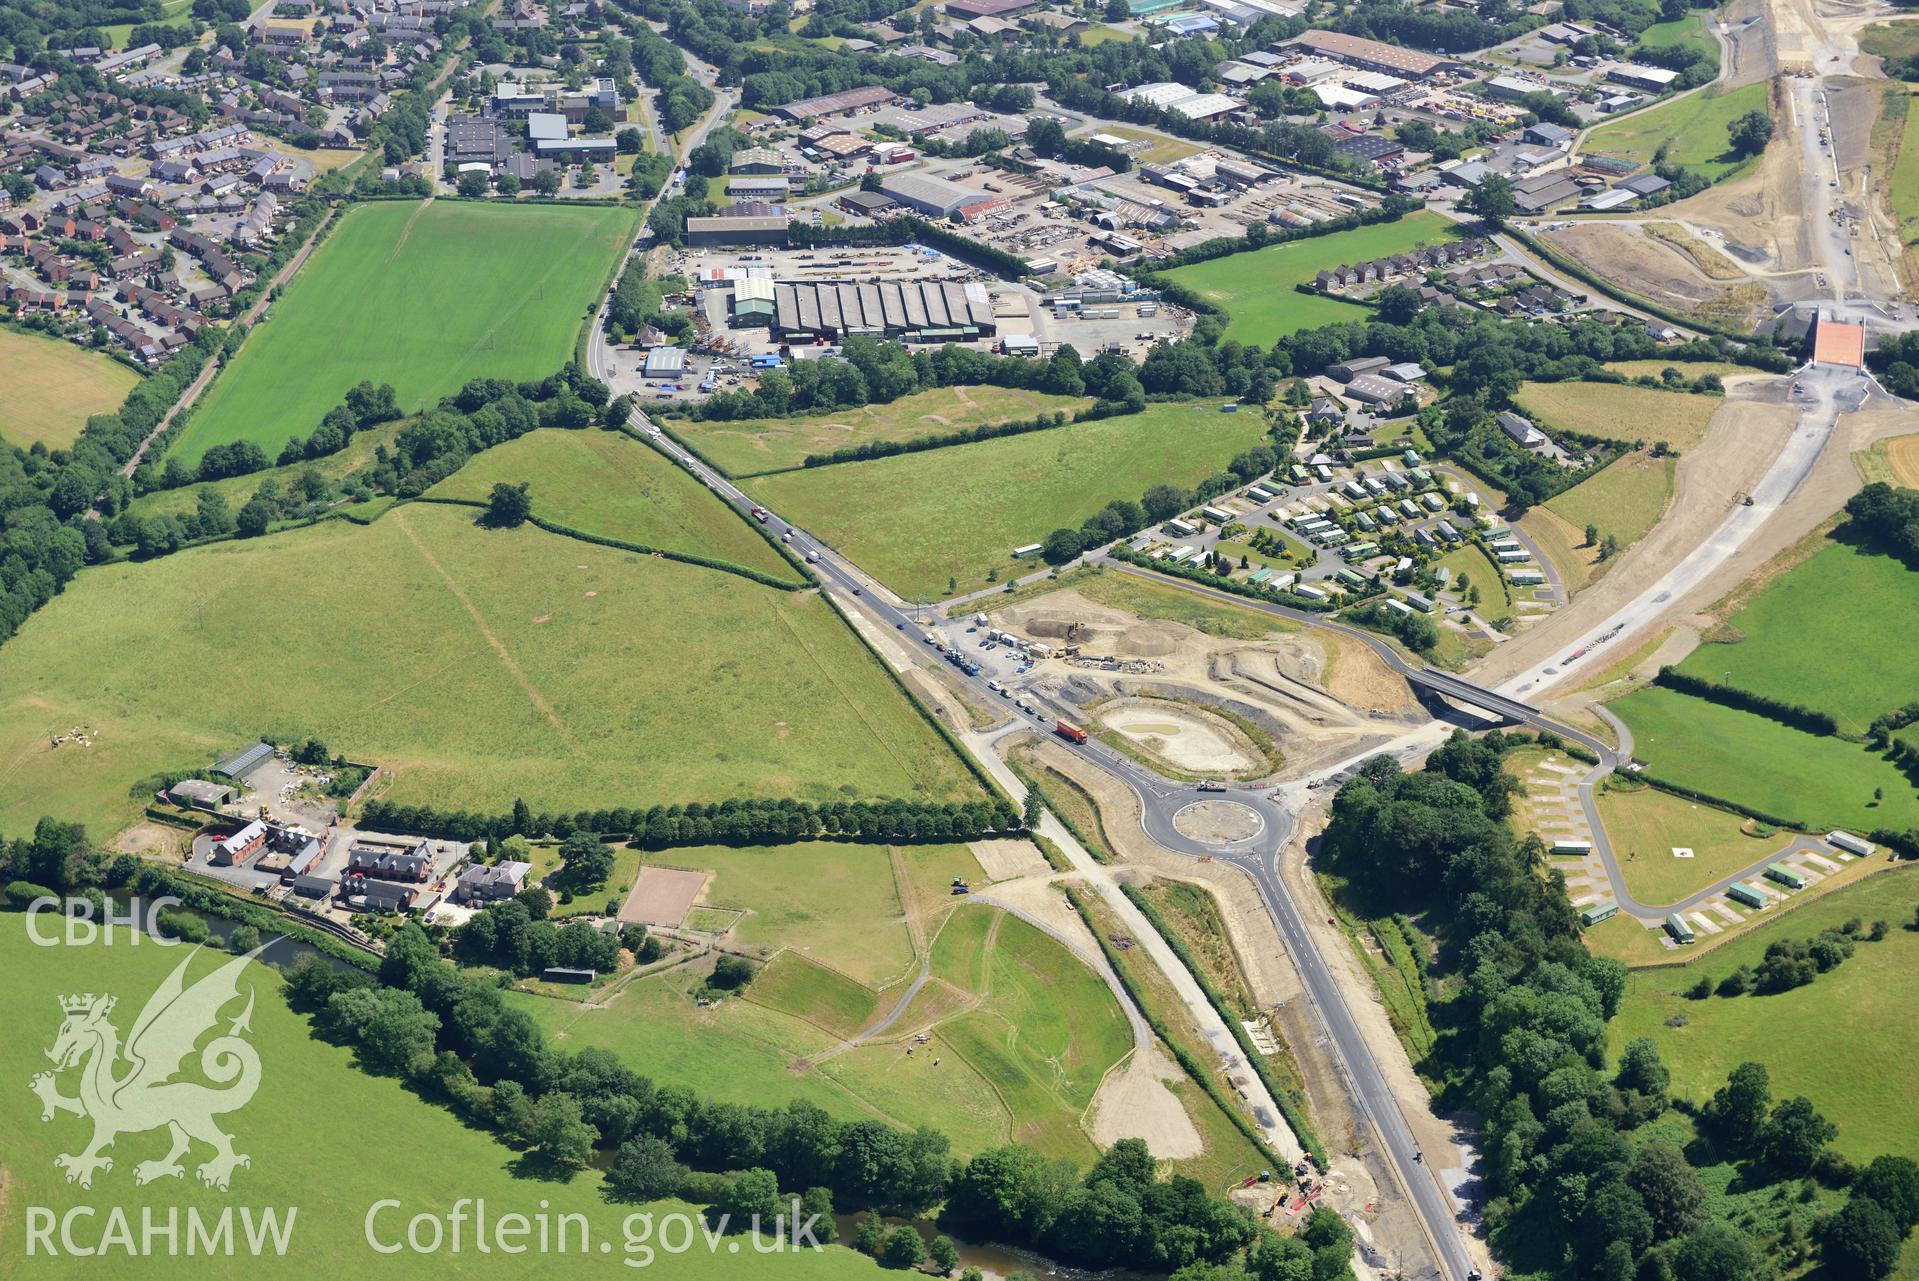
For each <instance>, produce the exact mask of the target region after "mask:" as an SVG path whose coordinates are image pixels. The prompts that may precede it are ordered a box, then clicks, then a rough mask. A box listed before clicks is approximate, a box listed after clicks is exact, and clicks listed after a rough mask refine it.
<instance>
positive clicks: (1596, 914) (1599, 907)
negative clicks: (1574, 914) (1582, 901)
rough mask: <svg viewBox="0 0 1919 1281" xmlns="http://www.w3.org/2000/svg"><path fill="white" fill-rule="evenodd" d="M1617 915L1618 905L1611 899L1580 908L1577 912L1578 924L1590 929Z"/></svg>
mask: <svg viewBox="0 0 1919 1281" xmlns="http://www.w3.org/2000/svg"><path fill="white" fill-rule="evenodd" d="M1618 914H1619V904H1617V903H1615V902H1613V901H1612V900H1611V899H1604V900H1602V901H1600V902H1598V903H1594V904H1593V905H1592V906H1591V907H1587V908H1581V909H1580V912H1579V923H1580V924H1581V925H1584V926H1587V927H1591V926H1594V925H1597V924H1599V923H1600V922H1601V921H1606V920H1611V919H1612V918H1613V917H1614V916H1617V915H1618Z"/></svg>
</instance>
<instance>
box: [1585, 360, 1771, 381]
mask: <svg viewBox="0 0 1919 1281" xmlns="http://www.w3.org/2000/svg"><path fill="white" fill-rule="evenodd" d="M1606 368H1607V369H1609V370H1611V371H1612V372H1613V373H1615V374H1624V375H1625V376H1626V377H1628V378H1641V377H1644V376H1646V375H1648V374H1650V375H1652V376H1653V377H1654V378H1658V377H1659V376H1660V375H1662V374H1664V373H1665V372H1666V371H1667V370H1668V369H1677V370H1678V371H1679V372H1680V373H1682V374H1684V375H1686V377H1688V378H1699V377H1703V376H1704V375H1706V374H1718V375H1719V376H1720V377H1721V378H1771V377H1774V376H1775V375H1772V374H1768V373H1766V372H1764V371H1763V370H1758V369H1754V368H1753V367H1752V366H1750V365H1735V364H1733V363H1732V362H1730V361H1723V360H1614V361H1610V362H1608V363H1607V365H1606Z"/></svg>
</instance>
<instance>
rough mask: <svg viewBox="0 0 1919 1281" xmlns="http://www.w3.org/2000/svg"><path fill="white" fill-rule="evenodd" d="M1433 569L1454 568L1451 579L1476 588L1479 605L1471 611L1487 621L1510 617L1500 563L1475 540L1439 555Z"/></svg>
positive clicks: (1509, 606) (1456, 582) (1493, 621)
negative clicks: (1461, 580) (1500, 572)
mask: <svg viewBox="0 0 1919 1281" xmlns="http://www.w3.org/2000/svg"><path fill="white" fill-rule="evenodd" d="M1434 568H1435V569H1440V568H1444V569H1450V570H1452V571H1453V578H1452V582H1453V585H1455V586H1456V585H1457V584H1458V583H1459V580H1460V579H1461V578H1464V579H1465V580H1466V583H1467V585H1468V587H1477V588H1478V589H1479V604H1477V605H1475V606H1473V611H1474V612H1475V613H1477V614H1478V615H1479V616H1480V617H1481V618H1483V619H1485V620H1486V621H1487V622H1489V623H1497V622H1499V621H1500V620H1501V619H1504V618H1511V617H1512V614H1513V607H1512V606H1511V605H1510V604H1508V603H1507V602H1506V585H1505V583H1504V582H1503V581H1502V580H1501V578H1500V574H1499V566H1498V565H1497V564H1496V563H1494V561H1493V558H1492V557H1490V556H1488V555H1487V554H1486V551H1485V549H1484V548H1482V547H1481V546H1480V545H1479V544H1477V543H1462V544H1461V545H1460V546H1458V547H1455V548H1454V549H1453V550H1452V551H1449V552H1447V553H1446V554H1445V555H1444V556H1442V557H1440V558H1439V561H1438V563H1437V564H1436V565H1434Z"/></svg>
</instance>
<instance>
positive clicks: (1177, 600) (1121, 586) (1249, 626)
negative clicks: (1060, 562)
mask: <svg viewBox="0 0 1919 1281" xmlns="http://www.w3.org/2000/svg"><path fill="white" fill-rule="evenodd" d="M1062 590H1064V591H1075V592H1078V593H1079V594H1080V595H1082V596H1084V597H1086V598H1087V599H1088V600H1092V601H1097V602H1099V603H1100V604H1102V605H1111V606H1113V607H1114V608H1115V609H1123V610H1126V611H1127V612H1128V613H1131V614H1137V615H1138V616H1139V617H1141V618H1161V619H1165V620H1167V621H1168V622H1174V623H1184V624H1186V626H1188V627H1191V628H1193V629H1195V630H1196V631H1201V632H1204V633H1206V634H1207V635H1208V636H1228V637H1231V638H1232V639H1234V640H1264V639H1266V638H1267V637H1269V636H1277V635H1280V634H1282V633H1285V632H1294V631H1298V630H1299V625H1298V624H1296V623H1292V622H1289V621H1287V620H1286V619H1284V618H1280V617H1278V616H1277V615H1274V614H1263V613H1261V612H1259V611H1258V610H1256V609H1252V608H1250V607H1248V606H1240V605H1234V604H1231V603H1229V602H1227V601H1221V600H1215V599H1213V598H1211V597H1207V596H1202V595H1200V594H1199V593H1198V592H1194V591H1188V590H1187V589H1186V588H1184V587H1180V586H1176V585H1174V584H1172V583H1163V582H1158V581H1156V580H1153V579H1149V578H1141V577H1140V576H1139V575H1137V574H1132V573H1128V572H1126V571H1124V570H1117V569H1107V568H1106V567H1105V566H1102V565H1087V566H1082V567H1080V568H1078V569H1070V570H1068V571H1066V572H1065V573H1064V574H1061V575H1060V576H1059V578H1058V579H1057V580H1047V581H1044V582H1039V583H1031V584H1028V585H1026V586H1024V587H1021V588H1020V589H1019V590H1017V591H1016V592H1014V593H1013V594H1012V595H1010V596H1007V597H1005V598H1004V599H1000V600H994V601H990V602H988V607H987V613H988V615H989V616H991V615H992V614H993V613H994V612H995V611H997V610H998V609H1000V608H1003V607H1004V606H1006V605H1011V604H1015V603H1017V602H1019V601H1025V600H1034V599H1036V598H1038V597H1041V596H1046V595H1050V594H1051V593H1053V592H1056V591H1062Z"/></svg>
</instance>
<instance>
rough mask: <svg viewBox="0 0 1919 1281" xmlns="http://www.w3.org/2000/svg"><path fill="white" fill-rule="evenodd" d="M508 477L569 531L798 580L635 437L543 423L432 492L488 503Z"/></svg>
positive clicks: (726, 511)
mask: <svg viewBox="0 0 1919 1281" xmlns="http://www.w3.org/2000/svg"><path fill="white" fill-rule="evenodd" d="M502 482H504V483H506V484H512V485H517V484H520V483H522V482H524V483H525V484H526V485H527V494H528V496H529V497H530V498H531V499H532V500H533V512H534V514H535V515H537V516H540V517H543V518H545V519H548V520H552V521H554V522H556V523H558V524H561V525H565V526H567V527H568V528H569V529H577V530H580V531H581V532H583V533H588V534H599V535H603V536H605V537H608V538H618V539H621V540H622V541H625V542H629V543H639V544H641V545H642V546H646V547H659V548H663V549H665V550H667V551H677V552H689V553H692V554H693V555H697V556H710V557H712V558H714V559H716V560H723V561H727V562H729V563H731V564H735V565H740V566H744V567H745V568H747V569H756V570H759V571H760V572H761V573H764V574H772V575H774V576H775V577H777V578H781V579H785V580H787V581H789V582H798V581H799V573H798V571H796V570H795V569H794V568H793V566H792V565H790V564H788V563H787V561H786V559H785V558H784V557H782V556H781V555H780V554H779V553H778V552H776V551H774V550H773V547H772V545H771V544H769V543H768V542H767V541H766V540H765V539H764V538H762V537H760V536H759V534H757V533H755V532H754V531H753V530H752V529H750V528H748V526H747V523H746V522H745V521H743V520H742V519H740V517H739V516H738V515H736V514H735V513H734V511H733V510H732V509H731V508H730V507H727V506H726V505H725V504H723V503H719V502H715V501H714V499H713V495H712V494H711V493H709V492H707V490H706V488H705V487H704V486H703V485H701V484H700V483H699V482H698V481H696V480H694V479H693V478H692V477H691V476H689V475H687V474H686V472H685V471H684V470H682V469H681V468H679V467H678V466H676V465H675V464H674V463H673V462H672V461H670V460H669V459H668V458H667V457H666V455H664V454H662V453H660V452H659V451H658V450H656V449H654V448H653V447H652V446H651V445H643V444H641V443H640V442H639V441H637V440H634V439H633V438H632V437H631V436H627V435H624V434H622V433H619V432H609V431H598V430H594V429H591V428H589V429H586V430H582V431H567V430H563V429H560V428H543V429H541V430H539V431H535V432H530V433H528V434H527V435H525V436H522V437H520V438H519V439H518V440H509V441H508V442H506V443H505V444H504V445H496V446H494V447H493V448H492V449H489V450H487V451H486V452H485V453H483V454H481V455H479V456H478V457H477V458H474V459H473V460H472V461H471V462H469V463H467V465H466V466H464V467H462V468H461V469H460V470H459V471H457V472H455V473H454V474H453V475H451V476H449V477H447V478H446V479H445V480H443V481H441V482H440V483H439V484H437V485H435V486H434V487H433V488H432V489H431V490H429V491H428V492H429V493H430V494H431V495H433V496H435V497H441V498H468V499H474V500H478V501H482V502H483V501H485V499H486V496H487V495H488V494H489V493H491V492H492V490H493V486H494V485H495V484H499V483H502Z"/></svg>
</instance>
